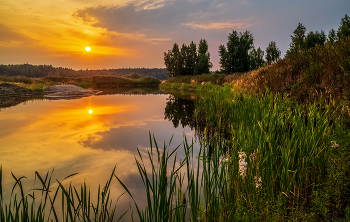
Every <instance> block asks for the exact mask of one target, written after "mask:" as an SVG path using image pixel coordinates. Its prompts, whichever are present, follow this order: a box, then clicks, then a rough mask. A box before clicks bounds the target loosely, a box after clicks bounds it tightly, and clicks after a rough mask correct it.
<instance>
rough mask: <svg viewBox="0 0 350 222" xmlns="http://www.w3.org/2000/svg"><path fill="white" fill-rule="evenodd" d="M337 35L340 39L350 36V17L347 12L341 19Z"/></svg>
mask: <svg viewBox="0 0 350 222" xmlns="http://www.w3.org/2000/svg"><path fill="white" fill-rule="evenodd" d="M337 36H338V39H344V38H346V37H348V36H350V17H349V16H348V15H347V14H345V16H344V18H342V19H341V21H340V26H339V28H338V32H337Z"/></svg>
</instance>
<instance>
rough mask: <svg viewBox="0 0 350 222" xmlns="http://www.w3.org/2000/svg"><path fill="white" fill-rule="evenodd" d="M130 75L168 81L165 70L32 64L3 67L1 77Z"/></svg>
mask: <svg viewBox="0 0 350 222" xmlns="http://www.w3.org/2000/svg"><path fill="white" fill-rule="evenodd" d="M130 73H138V74H142V75H146V76H152V77H155V78H157V79H160V80H166V79H168V75H167V74H166V70H165V69H164V68H151V69H149V68H120V69H94V70H89V69H86V70H82V69H80V70H73V69H71V68H65V67H53V66H52V65H31V64H12V65H1V64H0V75H6V76H25V77H46V76H60V77H86V76H96V75H113V76H122V75H125V74H130Z"/></svg>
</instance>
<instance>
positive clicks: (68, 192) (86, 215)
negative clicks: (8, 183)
mask: <svg viewBox="0 0 350 222" xmlns="http://www.w3.org/2000/svg"><path fill="white" fill-rule="evenodd" d="M114 170H115V168H114V169H113V172H112V174H111V176H110V178H109V180H108V181H107V182H106V185H105V186H104V187H102V188H100V186H99V188H98V191H97V193H96V194H91V193H90V190H89V189H88V188H87V185H86V184H85V183H84V184H83V185H81V187H80V188H77V187H75V186H72V185H71V184H70V185H69V186H68V187H65V186H64V185H63V184H62V181H58V180H56V182H57V183H56V184H53V183H52V172H51V173H47V174H46V175H45V177H41V175H40V174H39V173H38V172H35V176H36V177H37V178H38V180H39V181H40V183H41V186H40V187H39V188H34V189H31V190H29V191H25V190H24V188H23V185H22V181H23V180H25V179H26V177H25V176H21V177H16V176H15V175H14V174H12V177H13V179H14V181H15V184H14V186H13V188H12V192H11V197H10V200H7V201H6V202H5V201H4V199H3V189H2V188H3V187H2V167H0V221H1V222H39V221H40V222H44V221H56V222H58V221H70V222H73V221H88V222H90V221H101V222H102V221H103V222H107V221H108V222H112V221H119V220H120V219H121V218H122V217H123V216H124V215H125V213H126V212H124V213H121V216H119V218H118V219H117V218H116V217H115V214H116V205H115V204H114V203H113V202H112V200H111V199H110V191H109V188H110V185H111V181H112V178H113V177H114ZM74 175H75V174H72V175H69V176H67V177H65V178H64V179H63V180H65V179H68V178H70V177H71V176H74ZM53 185H55V186H57V188H53ZM55 186H54V187H55ZM94 197H96V200H94V199H95V198H94ZM118 199H119V198H118ZM117 202H118V200H117ZM119 213H120V212H119Z"/></svg>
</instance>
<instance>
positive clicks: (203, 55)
mask: <svg viewBox="0 0 350 222" xmlns="http://www.w3.org/2000/svg"><path fill="white" fill-rule="evenodd" d="M211 67H213V64H212V63H211V62H210V53H209V52H208V43H207V40H205V39H201V40H200V41H199V45H198V56H197V62H196V66H195V69H194V74H195V75H199V74H203V73H209V70H210V68H211Z"/></svg>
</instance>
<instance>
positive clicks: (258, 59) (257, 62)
mask: <svg viewBox="0 0 350 222" xmlns="http://www.w3.org/2000/svg"><path fill="white" fill-rule="evenodd" d="M249 59H250V70H254V69H257V68H259V67H261V66H263V65H264V63H265V61H264V51H263V50H261V49H260V47H259V48H258V49H257V50H255V48H253V49H252V50H251V51H250V52H249Z"/></svg>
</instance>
